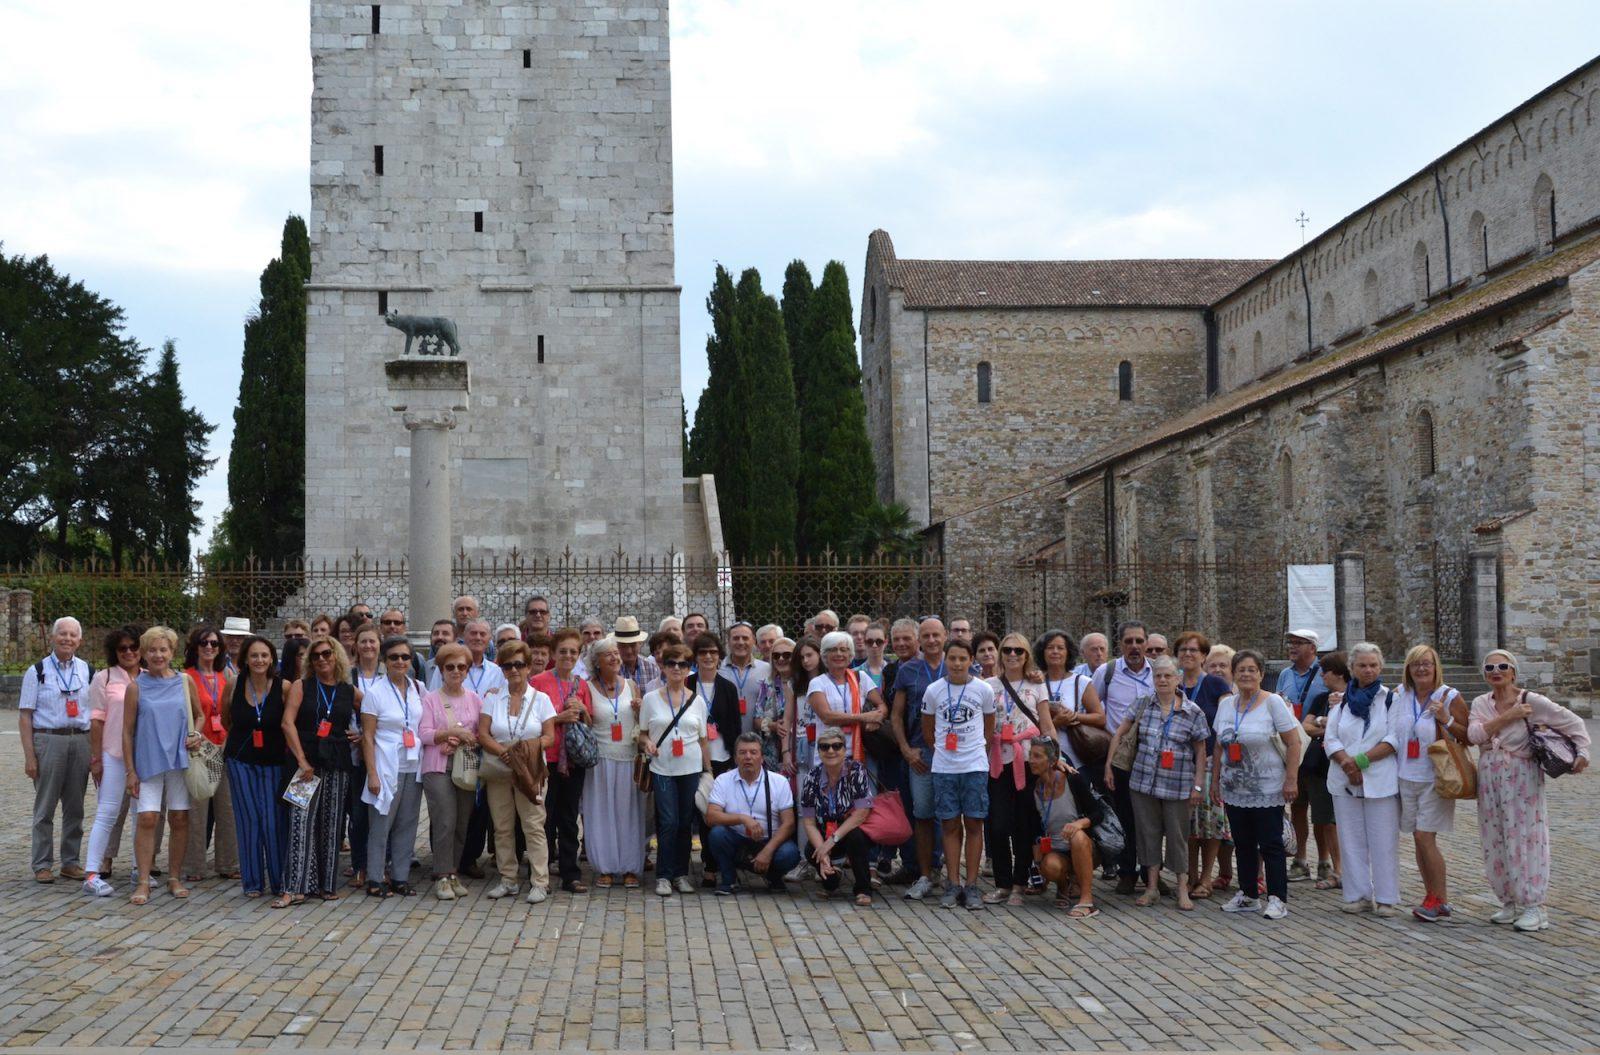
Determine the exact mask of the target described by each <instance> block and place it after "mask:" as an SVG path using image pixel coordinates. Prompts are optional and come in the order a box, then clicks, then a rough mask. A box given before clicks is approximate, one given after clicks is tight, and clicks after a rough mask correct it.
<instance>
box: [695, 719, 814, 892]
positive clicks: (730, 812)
mask: <svg viewBox="0 0 1600 1055" xmlns="http://www.w3.org/2000/svg"><path fill="white" fill-rule="evenodd" d="M733 755H734V763H735V768H733V769H730V770H728V771H727V772H726V773H724V774H722V775H721V776H720V777H718V778H717V779H716V783H714V784H712V785H711V797H710V799H709V800H708V802H707V804H706V827H707V828H709V829H710V835H709V838H710V840H711V855H712V856H713V857H714V858H716V862H717V893H718V894H723V895H727V894H732V893H735V892H736V891H737V890H738V878H739V869H740V868H744V869H745V870H746V871H750V872H756V873H758V874H760V875H762V876H765V877H766V880H767V889H768V890H770V891H772V892H773V893H780V894H781V893H783V891H784V890H785V887H784V882H783V876H784V873H786V872H788V871H789V870H790V869H791V868H793V867H794V866H795V865H797V864H799V863H800V850H799V848H798V847H796V846H795V843H794V830H795V828H794V792H793V791H791V790H790V789H789V782H788V781H787V780H784V779H783V778H782V777H779V776H778V775H777V774H775V773H772V772H769V771H768V770H766V769H763V768H762V765H761V737H759V736H757V735H756V734H755V733H740V734H739V739H738V740H737V741H735V743H734V751H733Z"/></svg>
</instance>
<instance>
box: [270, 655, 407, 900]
mask: <svg viewBox="0 0 1600 1055" xmlns="http://www.w3.org/2000/svg"><path fill="white" fill-rule="evenodd" d="M360 704H361V693H360V692H359V691H358V690H357V689H356V687H355V686H354V685H351V684H350V660H349V658H348V657H347V656H346V655H345V651H344V646H342V645H340V644H339V642H338V641H335V640H334V639H333V638H326V639H324V640H321V641H315V642H313V643H312V645H311V647H310V648H309V649H307V650H306V653H305V667H304V669H303V670H302V671H301V672H300V680H299V681H297V682H295V683H294V684H292V685H290V686H289V692H288V695H287V696H285V697H284V701H283V739H284V742H285V743H286V744H288V747H289V754H290V755H292V756H293V758H294V765H295V775H294V779H295V780H298V781H307V780H310V779H312V778H313V777H315V778H316V780H317V787H316V790H315V791H314V792H313V793H312V795H311V801H310V803H309V805H307V806H306V807H305V808H303V809H302V808H300V807H295V806H291V807H290V809H289V854H288V868H287V871H286V873H285V876H284V887H285V889H286V893H285V894H284V895H283V897H282V898H280V899H279V901H281V902H282V904H278V903H276V902H275V903H274V905H273V907H274V908H284V907H287V906H288V905H291V904H293V905H298V904H299V903H300V902H302V901H304V900H305V899H306V895H308V894H315V895H317V896H318V897H321V898H322V900H324V901H335V900H337V899H338V897H339V892H338V885H339V831H340V828H341V827H342V825H341V822H342V821H343V819H344V802H345V793H346V789H347V788H348V786H349V783H350V772H351V770H353V769H354V768H355V763H354V761H353V760H352V759H351V756H350V746H351V744H352V743H353V742H354V741H356V740H357V739H359V736H358V734H357V733H356V732H355V729H356V724H355V722H356V713H357V709H358V707H359V706H360ZM408 860H409V858H408Z"/></svg>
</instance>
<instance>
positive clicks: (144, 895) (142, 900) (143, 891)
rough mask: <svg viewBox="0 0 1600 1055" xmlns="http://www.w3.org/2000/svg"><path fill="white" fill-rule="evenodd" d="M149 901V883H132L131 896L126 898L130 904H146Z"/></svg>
mask: <svg viewBox="0 0 1600 1055" xmlns="http://www.w3.org/2000/svg"><path fill="white" fill-rule="evenodd" d="M149 903H150V884H149V883H135V884H133V896H132V897H130V898H129V899H128V904H130V905H146V904H149Z"/></svg>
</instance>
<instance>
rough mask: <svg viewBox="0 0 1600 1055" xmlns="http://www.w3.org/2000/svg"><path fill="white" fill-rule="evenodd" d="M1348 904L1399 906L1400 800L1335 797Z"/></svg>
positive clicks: (1335, 811)
mask: <svg viewBox="0 0 1600 1055" xmlns="http://www.w3.org/2000/svg"><path fill="white" fill-rule="evenodd" d="M1333 818H1334V820H1335V821H1336V822H1337V823H1338V825H1339V855H1340V857H1341V858H1342V860H1341V861H1340V862H1339V871H1340V875H1341V878H1342V881H1343V884H1344V899H1345V900H1346V901H1376V902H1378V904H1380V905H1398V904H1399V903H1400V798H1399V796H1398V795H1390V796H1388V797H1387V798H1381V799H1359V798H1356V797H1354V796H1352V795H1346V794H1336V795H1334V796H1333Z"/></svg>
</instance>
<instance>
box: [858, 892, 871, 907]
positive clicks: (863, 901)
mask: <svg viewBox="0 0 1600 1055" xmlns="http://www.w3.org/2000/svg"><path fill="white" fill-rule="evenodd" d="M871 904H872V895H871V894H857V895H856V906H857V907H859V908H866V907H867V906H869V905H871Z"/></svg>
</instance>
